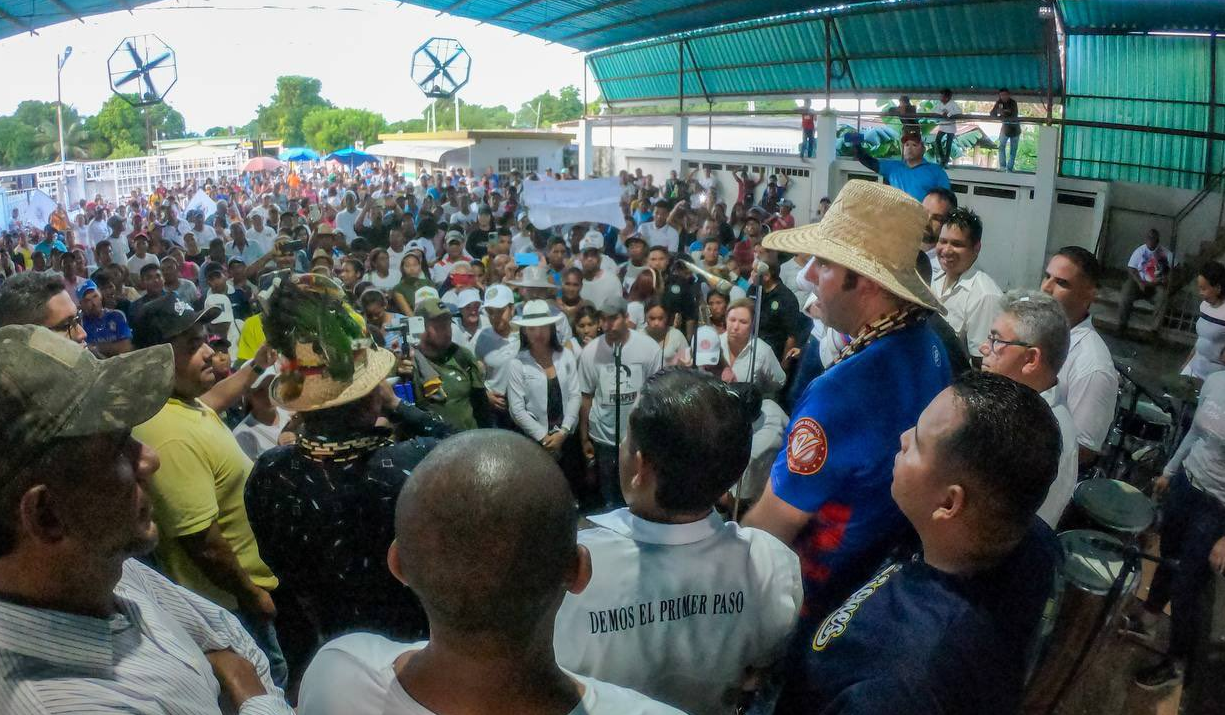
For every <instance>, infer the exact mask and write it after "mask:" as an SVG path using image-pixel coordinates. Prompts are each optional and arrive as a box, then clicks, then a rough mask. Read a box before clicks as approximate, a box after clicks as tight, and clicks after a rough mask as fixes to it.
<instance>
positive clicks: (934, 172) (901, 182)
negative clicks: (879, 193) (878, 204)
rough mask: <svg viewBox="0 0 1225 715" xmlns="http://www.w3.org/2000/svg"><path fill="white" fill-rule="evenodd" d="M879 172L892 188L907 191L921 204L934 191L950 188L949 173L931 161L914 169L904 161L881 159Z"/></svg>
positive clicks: (924, 162)
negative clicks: (928, 193)
mask: <svg viewBox="0 0 1225 715" xmlns="http://www.w3.org/2000/svg"><path fill="white" fill-rule="evenodd" d="M878 171H879V172H880V175H881V176H883V177H885V181H888V182H889V185H890V186H892V187H894V188H897V189H901V190H902V191H905V192H906V193H908V194H910V195H911V196H912V197H914V200H915V201H918V202H920V203H922V202H923V198H924V197H925V196H927V192H929V191H931V190H932V189H937V188H939V189H947V188H950V187H949V175H948V173H947V172H946V171H945V170H944V169H942V168H940V165H939V164H933V163H931V162H930V161H923V162H922V163H920V164H919V165H918V166H916V167H914V168H913V169H912V168H910V167H909V166H907V165H906V162H904V161H899V160H897V159H881V160H880V169H878Z"/></svg>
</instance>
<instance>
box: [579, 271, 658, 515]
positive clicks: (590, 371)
mask: <svg viewBox="0 0 1225 715" xmlns="http://www.w3.org/2000/svg"><path fill="white" fill-rule="evenodd" d="M628 307H629V306H628V304H627V303H626V302H625V299H624V298H622V297H621V296H620V295H615V296H609V297H607V298H605V299H604V302H603V303H601V304H599V305H597V306H596V310H597V311H599V314H600V325H601V328H602V329H603V333H604V334H603V335H602V336H600V337H599V338H597V339H595V340H592V341H591V342H590V343H588V344H587V347H585V348H583V352H582V354H580V355H579V361H578V374H579V390H580V391H582V393H583V406H582V408H581V410H580V412H579V437H580V438H581V439H582V445H583V454H584V455H585V456H586V457H587V459H589V460H590V459H594V460H595V463H596V469H597V472H598V475H599V480H600V494H601V496H602V497H603V498H604V505H605V506H606V507H608V508H614V507H617V506H624V505H625V498H624V497H623V496H622V494H621V485H620V480H619V476H618V474H617V462H618V460H617V449H618V446H619V443H618V438H620V437H624V436H625V431H626V425H628V424H629V413H630V410H631V409H632V408H633V405H634V402H635V401H636V400H637V399H638V392H639V391H640V390H641V389H642V386H643V385H644V384H646V380H647V378H648V377H650V376H651V375H654V374H655V373H657V372H659V370H660V368H661V367H663V352H662V351H661V350H660V348H659V344H658V343H656V342H655V341H654V340H652V339H651V338H649V337H647V336H646V335H644V334H642V333H640V332H639V331H637V330H630V328H629V323H628V322H627V316H626V311H627V310H628ZM618 401H619V402H618ZM618 417H620V422H618V420H617V418H618Z"/></svg>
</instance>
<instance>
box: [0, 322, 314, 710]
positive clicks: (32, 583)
mask: <svg viewBox="0 0 1225 715" xmlns="http://www.w3.org/2000/svg"><path fill="white" fill-rule="evenodd" d="M175 364H176V361H175V359H174V354H173V352H172V350H171V348H170V347H168V346H165V345H162V346H157V347H154V348H149V349H146V350H137V351H135V352H130V353H127V354H125V355H122V356H119V357H114V358H110V359H108V360H98V359H97V358H95V357H93V355H92V354H91V353H89V352H88V351H87V350H86V349H85V347H84V346H81V345H78V344H76V343H74V342H72V341H70V340H66V339H64V338H63V337H62V336H60V335H57V334H55V333H53V332H52V331H50V330H48V329H46V328H42V327H36V326H33V325H12V326H7V327H4V328H2V329H0V495H2V499H0V620H2V621H3V623H4V624H5V627H4V628H0V663H3V668H4V677H3V678H0V703H3V705H0V709H2V710H3V711H4V713H5V714H6V715H35V714H38V715H42V714H44V713H50V712H57V713H79V712H86V711H91V712H137V711H146V712H148V711H157V712H181V713H187V712H191V713H220V712H221V709H220V708H219V706H218V701H219V698H220V696H222V695H224V698H223V700H224V703H225V706H226V708H227V711H241V712H243V713H248V714H251V715H254V714H256V713H262V714H268V715H270V714H271V713H278V714H284V715H291V714H292V713H293V709H292V708H290V707H289V705H288V704H287V703H286V702H285V700H284V698H283V697H282V694H281V692H280V690H278V689H277V687H276V686H275V685H273V683H272V680H271V678H270V677H269V670H268V661H267V660H266V659H265V658H264V656H263V654H261V653H260V649H259V648H258V647H257V646H256V644H255V643H254V642H253V641H252V639H251V636H249V635H248V634H247V633H246V632H245V631H244V630H243V628H242V626H240V625H239V623H238V621H237V619H235V618H234V616H233V615H231V614H230V613H227V612H226V611H225V610H224V609H223V608H221V607H220V606H217V605H215V604H213V603H210V602H208V601H206V600H204V599H202V598H200V597H199V596H196V595H195V594H193V593H191V592H189V591H188V590H187V589H184V588H181V587H179V586H176V585H174V584H173V583H171V582H170V581H168V580H167V579H166V578H165V577H164V576H162V575H160V574H157V573H155V572H154V571H153V570H152V569H150V568H148V567H147V566H145V565H143V564H141V563H140V562H139V561H138V560H137V559H136V558H134V557H139V556H143V555H145V554H147V553H148V552H149V551H150V550H152V549H153V546H154V544H155V543H156V542H157V538H158V529H157V526H155V523H154V521H153V518H152V516H153V504H152V503H151V497H150V495H149V494H148V491H147V490H148V485H149V478H150V476H151V474H152V473H153V472H154V471H155V470H156V469H157V468H158V455H157V453H156V452H154V451H153V450H152V449H150V448H149V447H148V446H146V445H143V444H141V443H140V442H138V441H136V440H135V439H133V437H132V427H133V425H136V424H138V423H141V422H144V421H145V420H147V419H149V417H151V416H152V415H153V414H155V413H156V412H157V411H158V410H160V409H162V407H163V405H165V403H166V399H167V398H168V397H170V395H171V393H172V391H173V390H174V389H175V384H176V383H177V375H176V372H177V371H176V369H175Z"/></svg>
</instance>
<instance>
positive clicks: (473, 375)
mask: <svg viewBox="0 0 1225 715" xmlns="http://www.w3.org/2000/svg"><path fill="white" fill-rule="evenodd" d="M474 292H475V291H474ZM479 296H480V294H477V300H478V306H479V300H480V297H479ZM478 310H479V307H478ZM416 314H417V315H418V316H420V317H421V318H424V319H425V332H424V333H422V334H421V344H420V346H419V348H418V350H419V352H420V353H421V356H422V357H424V358H425V359H426V360H427V361H428V362H429V363H430V365H432V366H433V368H434V369H435V370H436V371H437V372H438V377H439V378H440V379H441V380H442V389H441V390H440V391H439V392H438V393H436V394H434V395H432V396H427V395H426V394H425V392H424V390H423V387H424V386H423V385H422V384H421V381H419V380H415V381H414V382H413V389H414V391H415V392H416V393H417V394H416V398H417V403H418V404H419V405H421V408H422V409H424V410H426V411H428V412H433V413H434V414H436V415H438V416H439V417H441V418H442V419H443V420H444V421H445V422H446V423H447V425H448V426H449V427H450V428H451V429H453V430H456V431H460V430H466V429H476V428H477V427H486V426H489V425H490V424H492V419H491V417H490V414H489V398H488V396H487V395H486V394H485V378H484V376H482V375H481V367H480V363H478V362H477V360H476V357H475V356H474V355H473V354H472V352H471V351H470V350H469V349H468V348H466V347H463V346H461V345H458V344H457V343H456V342H455V338H454V333H453V332H452V330H453V328H454V323H453V322H452V320H451V309H450V308H448V307H447V306H446V305H444V304H443V303H442V301H440V300H438V299H437V298H426V299H425V300H420V299H418V301H417V308H416Z"/></svg>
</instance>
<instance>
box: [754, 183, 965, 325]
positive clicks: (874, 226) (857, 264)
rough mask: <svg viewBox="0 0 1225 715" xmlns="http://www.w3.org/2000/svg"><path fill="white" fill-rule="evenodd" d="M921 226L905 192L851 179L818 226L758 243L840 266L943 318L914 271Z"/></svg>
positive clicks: (920, 212)
mask: <svg viewBox="0 0 1225 715" xmlns="http://www.w3.org/2000/svg"><path fill="white" fill-rule="evenodd" d="M926 225H927V211H926V210H924V208H923V206H922V204H920V203H919V202H918V201H915V200H914V199H913V198H911V197H910V196H909V195H907V194H906V193H905V192H902V191H899V190H898V189H895V188H893V187H891V186H885V185H884V184H878V183H876V182H873V181H861V180H853V181H849V182H847V184H846V186H844V187H842V191H840V192H838V196H837V197H836V198H835V199H834V203H833V204H832V205H831V206H830V207H829V211H827V212H826V213H825V218H823V219H822V220H821V222H820V223H810V224H807V225H805V226H799V227H797V228H788V229H783V230H781V231H771V232H770V233H768V234H766V236H765V238H764V239H763V240H762V242H761V243H762V245H763V246H765V247H766V248H773V249H774V250H776V251H786V252H787V253H807V254H810V255H812V256H815V257H816V258H820V259H823V260H826V261H829V262H831V263H837V264H838V265H840V266H845V267H846V268H849V269H851V270H853V271H855V272H856V273H858V274H860V275H862V276H864V277H865V278H867V279H869V280H871V281H873V282H875V283H878V284H880V286H881V287H882V288H884V289H885V290H887V291H889V292H890V293H892V294H894V295H896V296H898V297H899V298H901V299H902V300H905V301H907V302H909V303H915V304H917V305H921V306H923V307H924V308H929V309H931V310H934V311H936V312H937V313H940V314H941V315H944V314H945V312H946V311H945V309H944V306H942V305H941V304H940V301H939V300H938V299H937V298H936V296H935V294H933V293H932V291H931V288H929V287H928V285H927V283H925V282H924V281H923V279H922V278H920V277H919V273H918V272H917V271H916V270H915V259H916V258H917V257H918V255H919V250H920V248H919V244H920V239H921V237H922V236H923V228H924V227H925V226H926Z"/></svg>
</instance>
